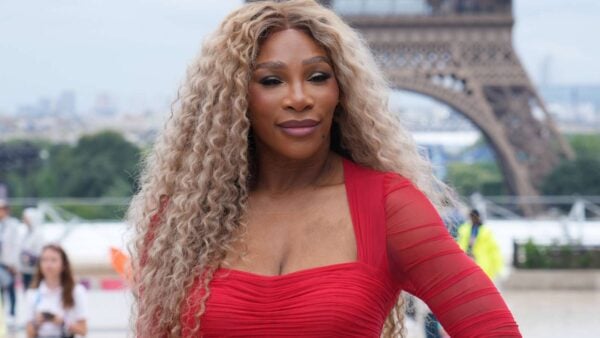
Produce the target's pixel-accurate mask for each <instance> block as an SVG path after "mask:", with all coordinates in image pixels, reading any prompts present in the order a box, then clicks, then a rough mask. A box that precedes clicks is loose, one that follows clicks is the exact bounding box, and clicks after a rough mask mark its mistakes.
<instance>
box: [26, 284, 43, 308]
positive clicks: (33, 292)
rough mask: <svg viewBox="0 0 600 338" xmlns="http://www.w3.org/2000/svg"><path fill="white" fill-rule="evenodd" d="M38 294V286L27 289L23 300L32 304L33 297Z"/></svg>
mask: <svg viewBox="0 0 600 338" xmlns="http://www.w3.org/2000/svg"><path fill="white" fill-rule="evenodd" d="M39 296H40V289H39V288H35V289H27V291H26V292H25V301H26V302H27V303H28V304H33V303H34V302H35V299H36V298H37V297H39Z"/></svg>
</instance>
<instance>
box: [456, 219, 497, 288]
mask: <svg viewBox="0 0 600 338" xmlns="http://www.w3.org/2000/svg"><path fill="white" fill-rule="evenodd" d="M469 218H470V221H469V222H465V223H463V224H461V225H460V227H459V228H458V239H457V240H458V245H459V246H460V247H461V249H463V250H464V251H465V252H466V253H467V255H469V257H471V258H473V259H474V260H475V263H477V265H479V267H481V269H483V271H484V272H485V273H486V274H487V275H488V277H490V279H491V280H494V279H495V278H496V277H498V275H499V274H500V272H501V271H502V267H503V265H504V264H503V262H502V254H501V252H500V247H499V246H498V242H497V241H496V238H495V237H494V234H493V233H492V230H491V229H490V228H489V227H488V226H486V225H485V224H483V221H482V219H481V215H480V214H479V211H478V210H477V209H473V210H471V212H470V213H469Z"/></svg>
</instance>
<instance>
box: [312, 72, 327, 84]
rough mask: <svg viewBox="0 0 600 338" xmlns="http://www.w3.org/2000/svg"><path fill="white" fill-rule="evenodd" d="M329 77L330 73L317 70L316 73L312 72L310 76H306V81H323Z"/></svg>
mask: <svg viewBox="0 0 600 338" xmlns="http://www.w3.org/2000/svg"><path fill="white" fill-rule="evenodd" d="M329 78H331V74H329V73H321V72H318V73H314V74H313V75H311V77H310V78H308V81H311V82H325V81H327V80H329Z"/></svg>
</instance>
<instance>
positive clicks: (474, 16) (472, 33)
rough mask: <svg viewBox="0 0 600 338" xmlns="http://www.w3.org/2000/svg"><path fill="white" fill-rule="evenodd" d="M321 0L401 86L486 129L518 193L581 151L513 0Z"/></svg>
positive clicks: (532, 189)
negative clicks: (553, 100)
mask: <svg viewBox="0 0 600 338" xmlns="http://www.w3.org/2000/svg"><path fill="white" fill-rule="evenodd" d="M259 1H260V0H259ZM524 1H525V0H524ZM320 2H321V4H323V5H325V6H328V7H330V8H332V9H333V10H334V11H336V12H337V13H338V14H340V15H341V16H342V17H343V18H344V20H345V21H346V22H348V23H349V24H350V25H351V26H352V27H354V28H355V29H357V30H359V31H360V32H361V34H362V35H363V37H364V38H365V40H366V41H367V42H368V44H369V46H370V47H371V50H372V51H373V53H374V54H375V57H376V59H377V60H378V62H379V65H380V66H381V67H382V69H383V72H384V74H386V75H387V77H388V80H389V83H390V84H391V85H392V86H393V87H394V89H398V90H405V91H410V92H415V93H419V94H423V95H426V96H429V97H431V98H433V99H435V100H437V101H440V102H442V103H445V104H447V105H449V106H450V107H452V108H453V109H454V110H455V111H457V112H459V113H460V114H462V115H463V116H464V117H466V118H467V119H468V120H470V121H471V122H472V123H473V124H474V125H475V126H476V127H477V128H478V129H479V130H481V132H482V134H483V135H484V137H485V139H486V141H487V142H488V144H489V145H490V146H491V148H492V149H493V150H494V152H495V155H496V159H497V162H498V164H499V167H500V168H501V171H502V173H503V175H504V179H505V183H506V185H507V187H508V189H509V190H510V191H511V193H512V194H514V195H516V196H536V195H538V191H537V189H536V187H537V186H539V184H540V183H541V181H542V179H543V178H544V176H545V175H546V174H547V173H549V171H551V170H552V168H553V167H554V166H555V165H556V164H557V163H558V161H559V160H560V159H561V158H572V157H573V152H572V150H571V148H570V147H569V145H568V144H567V142H566V141H565V140H564V138H563V137H562V136H561V135H560V133H559V132H558V130H557V128H556V126H555V124H554V123H553V121H552V119H551V118H550V115H549V113H548V110H547V108H546V106H545V104H544V101H543V100H542V98H541V97H540V95H539V94H538V92H537V90H536V89H535V87H534V85H533V84H532V82H531V80H530V79H529V77H528V76H527V73H526V72H525V69H524V68H523V66H522V64H521V62H520V60H519V58H518V56H517V54H516V53H515V50H514V48H513V42H512V28H513V25H514V22H515V20H514V17H513V14H512V0H328V1H320ZM525 209H527V208H525ZM523 211H524V212H525V213H526V214H530V213H531V209H529V210H523Z"/></svg>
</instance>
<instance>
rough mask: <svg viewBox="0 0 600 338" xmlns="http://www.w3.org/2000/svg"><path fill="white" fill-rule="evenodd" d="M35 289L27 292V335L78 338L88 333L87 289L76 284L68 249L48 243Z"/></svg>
mask: <svg viewBox="0 0 600 338" xmlns="http://www.w3.org/2000/svg"><path fill="white" fill-rule="evenodd" d="M31 287H32V289H31V290H28V291H27V297H26V298H27V299H26V302H27V310H26V320H27V326H26V329H27V337H28V338H43V337H62V338H64V337H74V336H75V335H80V336H84V335H86V334H87V302H86V291H85V288H84V287H83V286H82V285H80V284H75V279H74V277H73V273H72V271H71V265H70V263H69V259H68V257H67V255H66V253H65V251H64V250H63V249H62V248H61V247H60V246H58V245H54V244H49V245H46V246H44V248H43V249H42V254H41V256H40V259H39V261H38V264H37V271H36V275H35V277H34V279H33V282H32V285H31Z"/></svg>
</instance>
